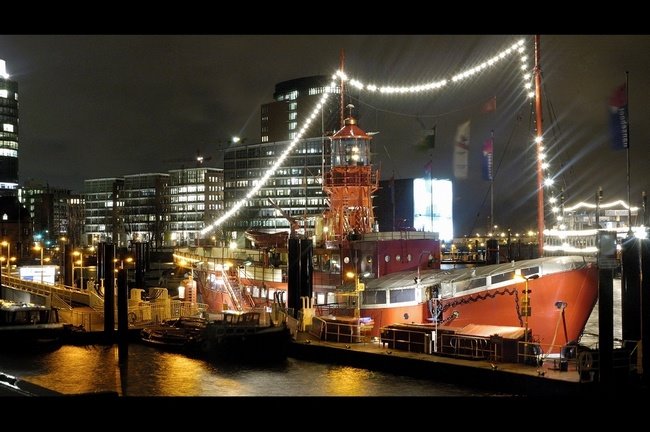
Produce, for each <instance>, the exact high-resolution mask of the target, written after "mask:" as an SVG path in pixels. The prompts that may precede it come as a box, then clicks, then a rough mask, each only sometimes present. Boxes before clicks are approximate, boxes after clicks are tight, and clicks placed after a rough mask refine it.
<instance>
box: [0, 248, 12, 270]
mask: <svg viewBox="0 0 650 432" xmlns="http://www.w3.org/2000/svg"><path fill="white" fill-rule="evenodd" d="M0 244H2V246H7V274H11V244H10V243H9V242H8V241H6V240H3V241H2V243H0Z"/></svg>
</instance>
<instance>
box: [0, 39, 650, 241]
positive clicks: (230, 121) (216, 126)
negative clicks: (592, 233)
mask: <svg viewBox="0 0 650 432" xmlns="http://www.w3.org/2000/svg"><path fill="white" fill-rule="evenodd" d="M524 37H525V39H526V46H527V47H528V48H530V50H529V53H530V55H531V57H532V46H533V37H532V36H524ZM519 38H521V36H509V35H505V36H504V35H490V36H478V35H475V36H460V35H448V36H413V35H410V36H396V35H391V36H337V35H323V36H313V35H312V36H280V35H274V36H265V35H256V36H242V35H232V36H225V35H218V36H217V35H215V36H42V35H39V36H28V35H21V36H0V58H2V59H4V60H5V61H6V62H7V71H8V73H9V74H10V75H11V79H13V80H16V81H17V82H18V84H19V95H20V96H19V103H20V153H19V155H20V173H19V174H20V181H21V183H22V182H24V181H25V180H27V179H29V178H34V179H38V180H42V181H45V182H47V183H49V184H50V185H51V186H56V187H66V188H70V189H73V190H75V191H79V192H80V191H81V190H82V188H83V180H84V179H86V178H97V177H117V176H122V175H125V174H135V173H144V172H166V171H167V170H169V169H177V168H181V167H182V166H183V165H184V166H192V165H193V163H192V162H191V160H192V158H194V157H195V155H196V152H197V150H198V151H200V152H201V153H202V154H203V155H205V156H212V160H211V161H210V163H209V165H210V166H218V167H220V166H221V158H222V153H220V150H219V149H220V148H223V146H224V145H227V144H226V143H227V142H228V140H229V139H230V137H232V136H233V135H238V136H241V137H244V138H246V139H247V140H248V141H249V142H259V117H260V112H259V109H260V104H262V103H266V102H270V101H271V100H272V95H273V91H274V86H275V84H276V83H277V82H280V81H285V80H289V79H293V78H298V77H303V76H310V75H316V74H326V75H331V74H332V73H333V72H334V71H335V70H336V69H337V67H338V62H339V52H340V50H341V48H344V49H345V56H346V71H347V72H348V74H349V75H351V76H352V77H358V78H360V79H361V80H362V81H366V82H367V81H375V82H377V83H385V84H393V85H410V84H413V83H418V82H423V81H431V80H435V79H439V78H440V77H450V76H451V75H453V74H454V73H456V72H457V71H459V70H463V69H466V68H468V67H471V66H473V65H475V64H476V63H479V62H482V61H484V60H486V59H487V58H488V56H492V55H494V53H496V52H498V51H500V50H502V49H504V48H506V47H508V46H510V45H511V44H512V43H514V42H516V41H517V40H518V39H519ZM648 52H650V37H649V36H542V73H543V84H544V89H543V96H544V122H545V131H546V132H547V133H546V135H545V136H546V137H547V139H546V143H547V148H548V153H549V160H550V162H551V171H552V172H554V173H555V175H556V176H557V182H558V183H556V184H559V185H563V187H564V189H565V197H566V200H567V203H568V204H571V203H575V202H578V201H580V200H593V196H594V194H595V192H596V190H597V189H598V187H599V186H602V187H603V190H604V199H605V201H610V200H612V199H625V198H626V180H625V166H626V165H625V161H626V159H625V151H614V150H613V149H612V148H611V144H610V142H611V139H610V134H609V130H608V108H607V100H608V98H609V96H610V94H611V93H612V92H613V90H614V88H615V87H616V86H617V85H620V84H621V83H623V82H624V81H625V71H629V83H630V86H629V88H630V101H629V111H630V142H631V145H630V156H631V160H632V164H631V195H632V202H633V203H634V204H638V203H639V202H640V196H641V191H642V190H649V189H650V147H649V143H650V124H649V123H650V122H648V121H647V118H648V113H649V108H650V99H649V98H648V95H650V57H649V56H648ZM530 64H531V68H532V61H531V63H530ZM518 66H519V61H518V59H517V58H516V57H512V58H511V59H510V60H507V61H505V62H503V63H501V64H500V65H499V66H498V67H495V68H493V69H492V70H490V71H489V72H487V73H485V74H484V75H480V76H478V77H477V78H475V79H470V80H467V81H466V82H464V83H463V84H462V85H456V86H450V87H448V88H445V89H444V90H442V91H439V92H432V93H427V94H423V95H417V96H416V95H409V96H407V95H394V96H378V95H372V94H368V93H362V94H361V96H360V98H359V99H356V100H353V101H352V103H353V104H355V106H357V115H358V117H359V123H360V126H361V127H362V128H363V129H365V130H366V131H378V132H379V133H378V134H377V135H375V137H374V140H373V143H374V148H373V151H374V152H375V161H380V162H381V170H382V179H388V178H390V176H391V175H392V174H393V172H394V174H395V177H396V178H408V177H418V176H423V175H424V165H425V163H426V162H427V160H428V159H429V158H432V160H433V175H434V177H438V178H453V166H452V150H453V138H454V135H455V132H456V128H457V126H458V125H459V124H460V123H462V122H464V121H466V120H470V121H471V137H470V160H469V171H470V174H469V177H468V178H467V179H466V180H460V181H457V182H455V184H454V192H455V200H454V216H455V235H456V236H459V235H463V234H467V233H469V232H477V231H478V232H485V229H486V226H487V216H488V214H489V212H490V207H489V195H488V185H489V183H488V182H486V181H484V180H482V178H481V165H480V164H481V148H482V143H483V141H484V140H485V139H486V138H488V137H489V136H490V131H491V130H494V134H495V154H494V166H495V181H494V185H495V190H494V199H495V214H494V216H495V222H496V223H497V224H499V225H500V226H501V227H510V228H512V229H513V230H514V231H518V230H527V229H529V228H534V227H535V205H536V201H535V197H536V195H535V187H536V179H535V171H534V165H535V152H534V149H533V147H532V146H531V143H532V139H531V136H532V133H533V118H532V116H531V109H530V104H529V100H528V99H527V98H525V97H524V96H523V89H522V79H521V72H520V70H519V69H518ZM493 96H496V100H497V110H496V111H495V112H492V113H483V112H481V106H482V105H483V104H484V103H485V102H487V101H488V100H489V99H490V98H491V97H493ZM434 125H435V126H436V130H437V138H436V147H435V149H434V150H433V152H432V153H428V152H426V151H422V150H419V149H418V147H417V143H418V141H420V140H421V138H422V137H423V136H424V134H425V133H426V130H427V129H430V128H432V127H433V126H434ZM183 159H185V160H186V162H182V160H183ZM170 160H175V162H169V161H170ZM547 224H548V223H547Z"/></svg>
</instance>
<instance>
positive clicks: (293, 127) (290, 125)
mask: <svg viewBox="0 0 650 432" xmlns="http://www.w3.org/2000/svg"><path fill="white" fill-rule="evenodd" d="M297 126H298V122H289V130H294V129H295V128H296V127H297Z"/></svg>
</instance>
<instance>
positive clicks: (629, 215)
mask: <svg viewBox="0 0 650 432" xmlns="http://www.w3.org/2000/svg"><path fill="white" fill-rule="evenodd" d="M625 105H626V107H625V110H626V111H627V112H626V114H627V118H626V119H625V120H626V121H625V138H626V140H625V141H624V143H625V144H626V145H625V158H626V159H627V226H628V230H627V235H628V237H632V202H631V201H630V85H629V71H625Z"/></svg>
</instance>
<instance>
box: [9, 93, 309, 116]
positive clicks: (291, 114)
mask: <svg viewBox="0 0 650 432" xmlns="http://www.w3.org/2000/svg"><path fill="white" fill-rule="evenodd" d="M5 91H6V90H5ZM297 116H298V113H296V112H291V113H289V120H295V119H296V117H297Z"/></svg>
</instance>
